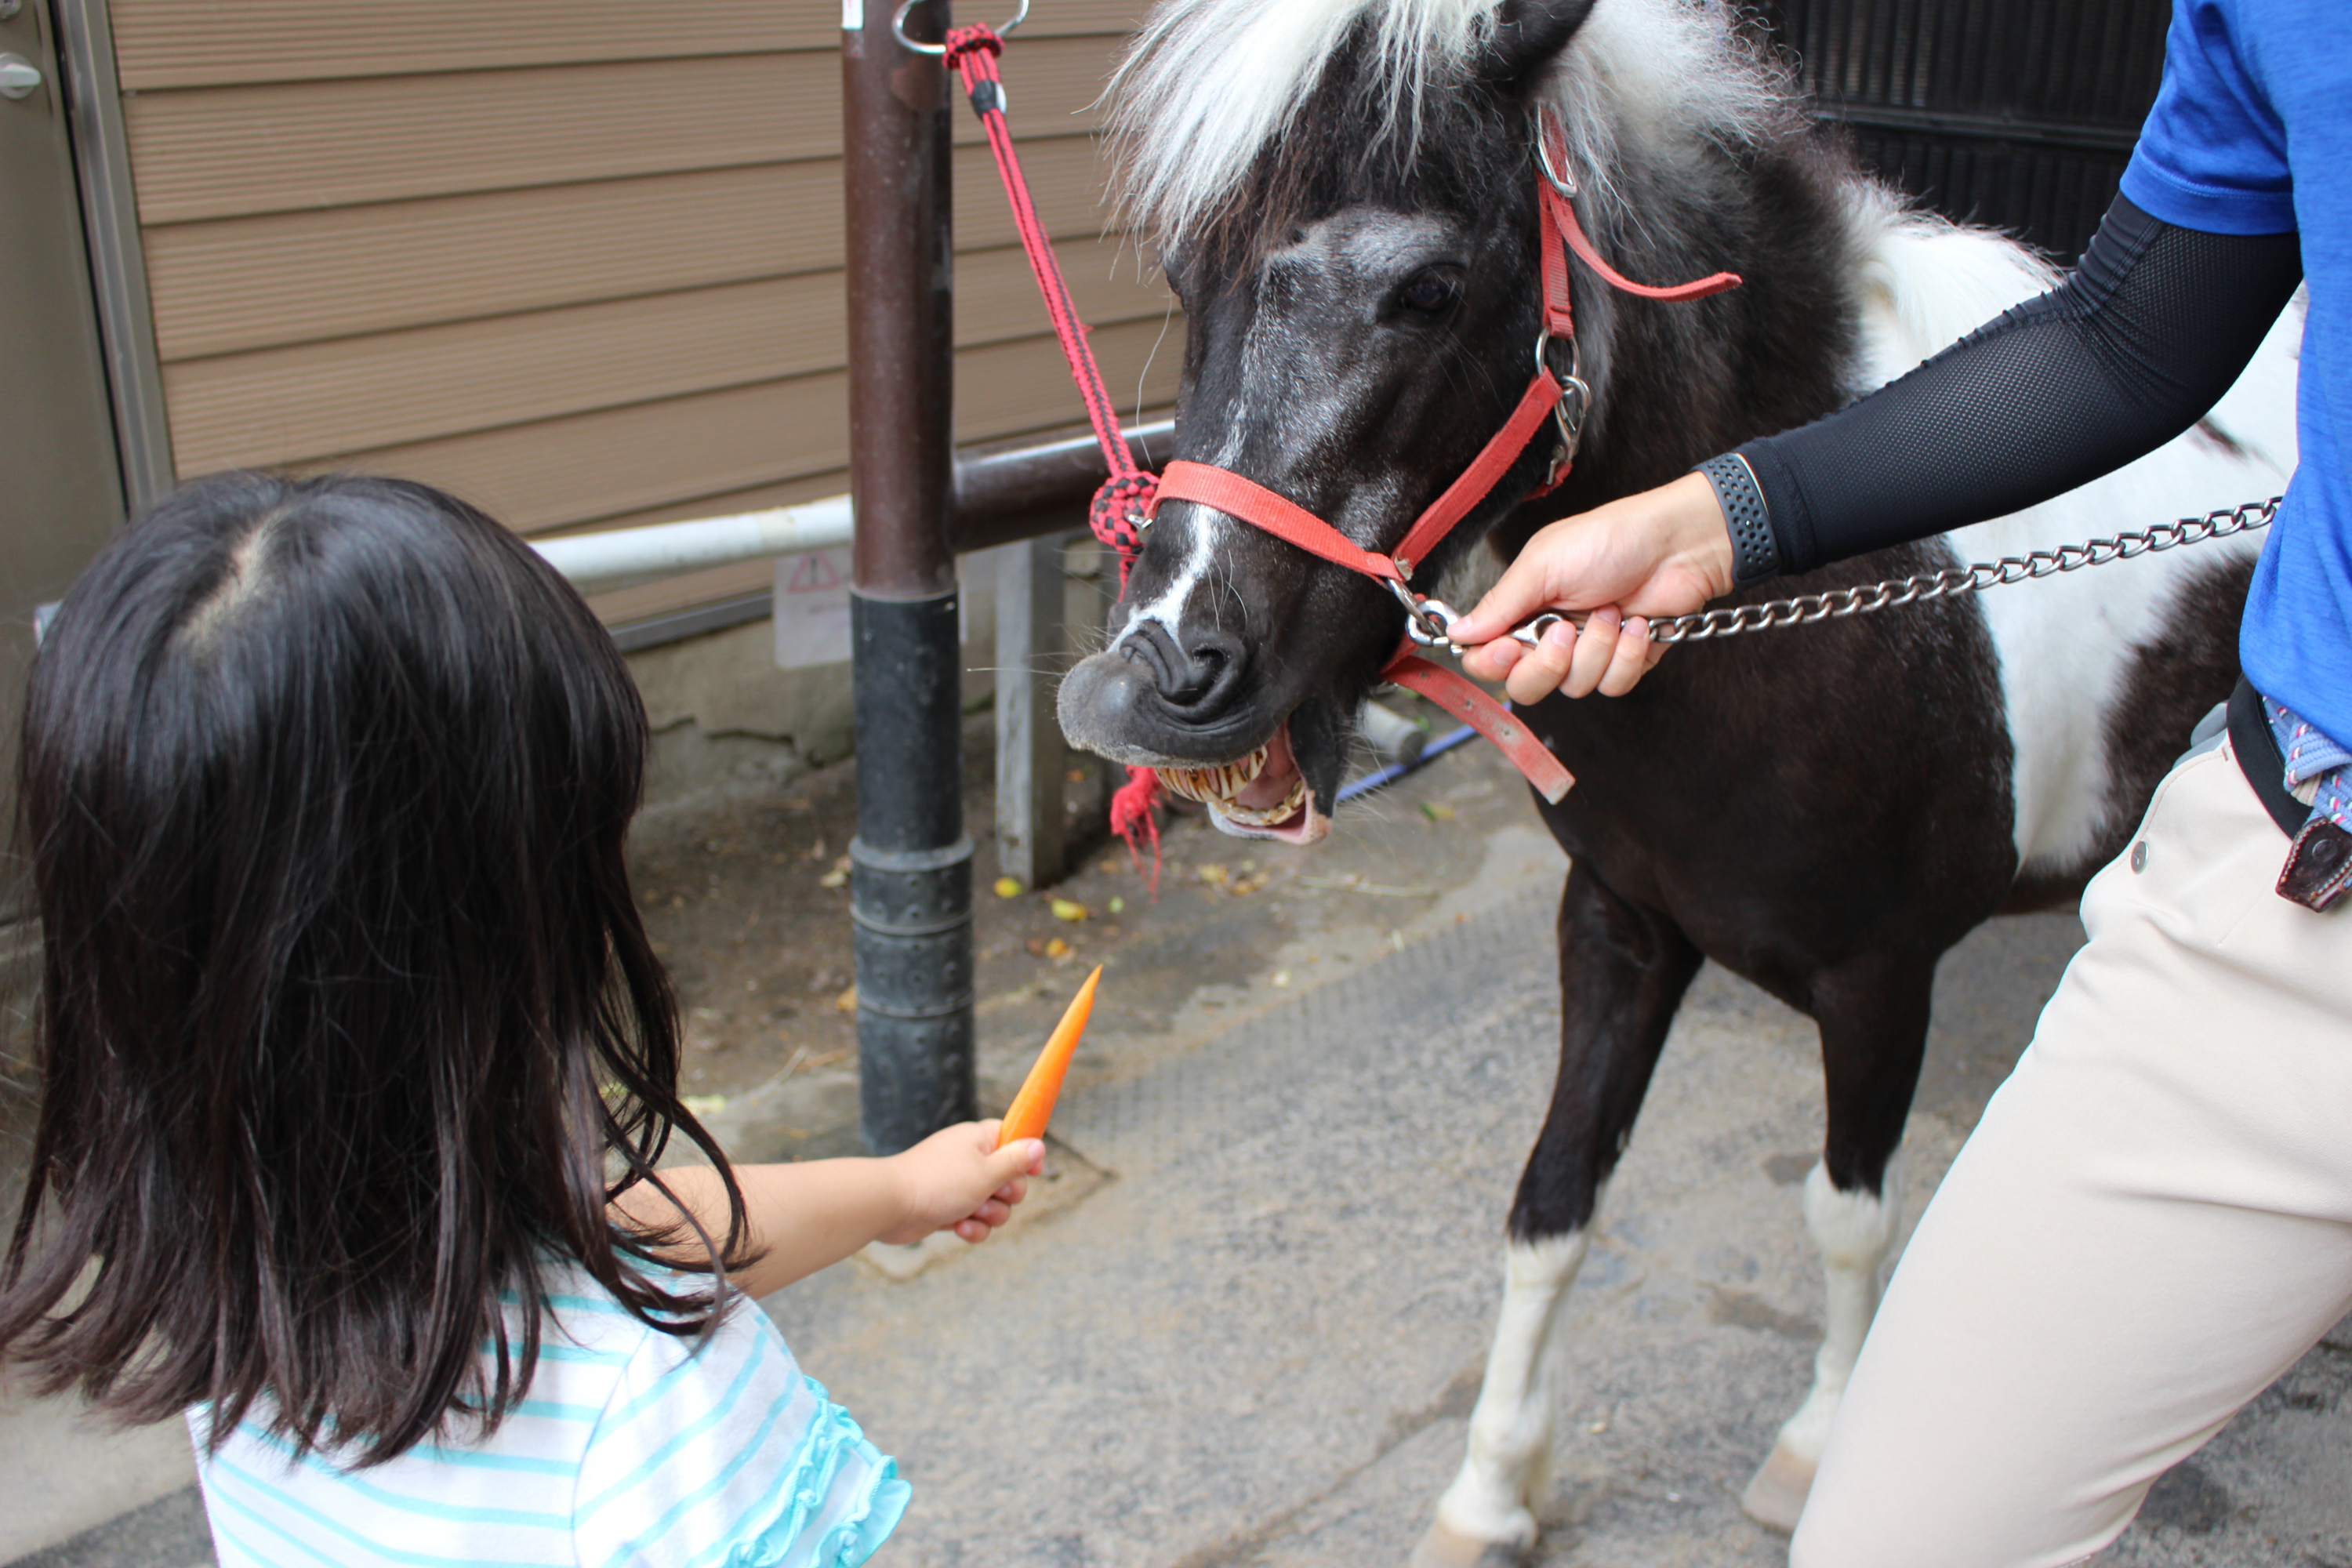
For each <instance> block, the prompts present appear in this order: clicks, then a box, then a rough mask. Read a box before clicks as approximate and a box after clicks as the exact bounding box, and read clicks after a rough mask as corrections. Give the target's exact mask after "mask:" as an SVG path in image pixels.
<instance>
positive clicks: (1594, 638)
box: [1559, 608, 1617, 697]
mask: <svg viewBox="0 0 2352 1568" xmlns="http://www.w3.org/2000/svg"><path fill="white" fill-rule="evenodd" d="M1616 652H1617V612H1616V610H1615V609H1614V608H1607V609H1600V610H1595V611H1593V612H1592V617H1591V619H1590V620H1588V621H1586V622H1585V624H1584V630H1583V631H1582V632H1580V633H1579V634H1578V635H1577V638H1576V651H1575V652H1574V653H1572V654H1570V656H1569V660H1568V674H1567V676H1566V678H1565V679H1562V680H1561V681H1560V683H1559V689H1560V690H1562V691H1564V692H1566V693H1567V694H1568V695H1569V696H1570V697H1590V696H1591V695H1592V691H1593V689H1594V688H1595V687H1597V686H1599V685H1600V684H1601V677H1602V676H1604V675H1606V674H1608V673H1609V661H1610V659H1611V658H1613V657H1615V655H1616Z"/></svg>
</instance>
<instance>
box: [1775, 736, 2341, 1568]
mask: <svg viewBox="0 0 2352 1568" xmlns="http://www.w3.org/2000/svg"><path fill="white" fill-rule="evenodd" d="M2142 847H2145V853H2144V854H2143V853H2142ZM2286 847H2287V841H2286V839H2285V837H2284V836H2282V835H2281V834H2280V832H2279V830H2278V828H2277V826H2275V825H2274V824H2273V823H2272V821H2271V819H2270V818H2269V816H2266V815H2264V813H2263V808H2262V806H2261V805H2260V804H2259V803H2258V802H2257V801H2256V800H2255V798H2254V796H2253V793H2252V791H2251V790H2250V789H2248V788H2247V786H2246V782H2245V780H2244V779H2243V778H2242V776H2240V774H2239V772H2238V764H2237V762H2236V760H2235V759H2234V758H2233V757H2232V756H2231V754H2230V752H2229V750H2228V748H2227V745H2226V743H2225V744H2224V745H2223V746H2222V747H2221V748H2219V749H2216V750H2211V751H2207V752H2202V753H2200V754H2198V755H2195V756H2192V757H2190V758H2189V759H2188V760H2186V761H2184V762H2183V763H2180V764H2179V766H2178V767H2176V768H2175V769H2174V770H2173V771H2172V773H2171V774H2170V775H2169V776H2168V777H2167V778H2166V780H2165V781H2164V783H2163V784H2162V785H2161V786H2160V787H2159V788H2158V791H2157V795H2156V799H2155V801H2154V803H2153V804H2152V805H2150V806H2149V807H2148V813H2147V821H2146V822H2145V823H2143V824H2142V825H2141V829H2140V834H2139V837H2138V838H2137V840H2135V841H2134V847H2132V848H2131V849H2130V850H2127V851H2126V853H2125V855H2124V857H2123V858H2121V859H2119V860H2117V861H2116V863H2115V864H2113V865H2111V866H2109V867H2108V868H2106V869H2105V870H2104V871H2102V872H2101V873H2099V875H2098V877H2097V878H2096V879H2095V880H2094V881H2093V882H2092V883H2091V886H2090V888H2089V889H2088V890H2087V891H2086V892H2085V893H2084V898H2083V925H2084V930H2085V931H2088V933H2089V935H2090V942H2089V944H2088V945H2087V946H2085V947H2084V948H2083V949H2082V951H2081V952H2077V953H2076V954H2075V955H2074V962H2073V963H2071V964H2069V965H2068V966H2067V969H2066V974H2065V978H2064V979H2063V981H2061V982H2060V984H2059V986H2058V991H2057V994H2055V995H2054V996H2053V997H2052V998H2051V999H2050V1005H2049V1006H2048V1007H2047V1008H2045V1009H2044V1010H2043V1012H2042V1021H2041V1024H2040V1025H2039V1026H2038V1027H2037V1028H2036V1029H2035V1031H2034V1036H2033V1043H2032V1046H2031V1047H2028V1049H2027V1050H2026V1053H2025V1055H2024V1057H2023V1058H2022V1059H2021V1061H2020V1062H2019V1063H2018V1066H2017V1070H2016V1072H2015V1073H2014V1074H2013V1075H2012V1076H2011V1078H2010V1079H2009V1081H2008V1082H2007V1083H2006V1084H2004V1085H2003V1086H2002V1087H2001V1089H2000V1093H1999V1094H1997V1095H1995V1096H1994V1097H1993V1100H1992V1103H1991V1104H1990V1106H1988V1107H1987V1108H1986V1110H1985V1114H1984V1120H1983V1121H1981V1122H1979V1124H1978V1127H1977V1130H1976V1131H1975V1133H1974V1134H1973V1135H1971V1136H1970V1137H1969V1141H1968V1144H1967V1146H1966V1147H1965V1148H1964V1149H1962V1150H1961V1152H1960V1156H1959V1158H1958V1161H1957V1162H1956V1163H1954V1164H1953V1166H1952V1170H1951V1173H1950V1174H1949V1175H1948V1176H1946V1177H1945V1179H1944V1184H1943V1186H1942V1187H1941V1188H1940V1189H1939V1190H1938V1191H1937V1194H1936V1196H1935V1200H1934V1202H1932V1203H1931V1204H1930V1205H1928V1207H1927V1214H1926V1215H1925V1217H1924V1218H1922V1220H1921V1221H1920V1224H1919V1229H1918V1232H1917V1234H1916V1236H1915V1237H1913V1238H1912V1241H1911V1245H1910V1247H1909V1248H1908V1249H1907V1250H1906V1254H1905V1257H1904V1258H1903V1262H1902V1266H1901V1267H1900V1268H1898V1269H1897V1270H1896V1271H1895V1279H1894V1281H1893V1284H1892V1285H1891V1286H1890V1288H1889V1289H1888V1291H1887V1296H1886V1300H1885V1305H1884V1306H1883V1307H1882V1308H1881V1309H1880V1310H1879V1313H1878V1319H1877V1321H1876V1322H1875V1324H1874V1325H1873V1327H1872V1329H1871V1331H1870V1338H1869V1340H1868V1342H1866V1343H1865V1344H1864V1347H1863V1352H1862V1360H1861V1363H1860V1364H1859V1366H1857V1367H1856V1369H1855V1372H1854V1375H1853V1385H1852V1387H1851V1389H1850V1390H1849V1391H1848V1393H1847V1394H1846V1396H1845V1401H1844V1404H1843V1405H1842V1406H1841V1407H1840V1410H1839V1413H1838V1416H1837V1423H1836V1426H1834V1428H1833V1429H1832V1432H1831V1434H1830V1438H1829V1447H1828V1451H1827V1452H1826V1453H1825V1454H1824V1455H1823V1456H1822V1467H1821V1473H1820V1478H1819V1479H1818V1480H1817V1481H1816V1483H1815V1485H1814V1488H1813V1492H1812V1498H1811V1502H1810V1504H1809V1505H1808V1507H1807V1509H1806V1510H1805V1516H1804V1520H1803V1522H1802V1523H1801V1525H1800V1527H1799V1528H1798V1531H1797V1538H1796V1542H1795V1544H1794V1546H1793V1547H1792V1549H1791V1551H1790V1562H1791V1563H1792V1564H1794V1565H1795V1568H2010V1565H2016V1568H2025V1565H2028V1564H2034V1565H2056V1564H2063V1563H2075V1562H2079V1561H2080V1560H2082V1559H2083V1558H2085V1557H2087V1556H2089V1555H2091V1554H2092V1553H2094V1552H2097V1551H2099V1550H2100V1549H2101V1548H2103V1547H2105V1545H2106V1544H2107V1543H2108V1542H2112V1541H2113V1540H2115V1538H2116V1536H2117V1535H2119V1534H2121V1533H2122V1532H2123V1530H2124V1527H2125V1526H2126V1524H2128V1523H2130V1522H2131V1518H2132V1515H2133V1514H2135V1513H2136V1512H2137V1511H2138V1510H2139V1506H2140V1501H2141V1500H2142V1499H2143V1498H2144V1497H2146V1496H2147V1489H2148V1486H2149V1484H2150V1483H2151V1482H2152V1481H2154V1480H2155V1479H2156V1478H2157V1477H2158V1476H2159V1475H2161V1474H2162V1473H2163V1472H2164V1471H2165V1469H2166V1468H2168V1467H2170V1466H2171V1465H2173V1464H2174V1463H2176V1462H2177V1461H2179V1459H2180V1458H2183V1457H2184V1456H2186V1455H2188V1454H2190V1453H2192V1452H2194V1451H2195V1450H2196V1449H2197V1448H2198V1447H2199V1446H2200V1445H2201V1444H2203V1443H2204V1442H2205V1441H2206V1439H2208V1438H2210V1436H2213V1434H2214V1433H2215V1432H2216V1431H2218V1430H2220V1429H2221V1426H2222V1424H2223V1423H2224V1422H2226V1421H2228V1420H2229V1418H2230V1416H2231V1414H2232V1413H2234V1412H2235V1411H2236V1410H2237V1409H2238V1408H2239V1406H2241V1405H2244V1404H2245V1403H2246V1402H2247V1401H2248V1400H2250V1399H2252V1397H2253V1396H2254V1395H2255V1394H2259V1393H2261V1392H2262V1390H2263V1388H2264V1387H2265V1386H2266V1385H2268V1384H2270V1382H2271V1381H2272V1380H2273V1378H2275V1377H2277V1376H2278V1375H2279V1373H2282V1372H2284V1370H2286V1368H2287V1367H2288V1366H2290V1365H2292V1364H2293V1363H2294V1361H2295V1360H2296V1358H2298V1357H2299V1356H2301V1355H2302V1354H2303V1352H2305V1350H2307V1349H2309V1348H2310V1347H2311V1346H2312V1345H2313V1344H2314V1343H2315V1342H2317V1340H2318V1339H2319V1337H2320V1336H2321V1335H2322V1334H2324V1333H2326V1331H2327V1330H2328V1329H2329V1328H2331V1327H2332V1326H2333V1325H2334V1324H2335V1323H2336V1321H2337V1320H2338V1319H2339V1318H2341V1317H2342V1316H2343V1315H2344V1313H2345V1311H2346V1309H2347V1307H2352V901H2347V903H2345V904H2339V905H2338V906H2337V907H2336V908H2335V909H2334V910H2329V911H2328V912H2326V913H2324V914H2322V913H2314V912H2313V911H2312V910H2307V909H2304V908H2301V907H2299V906H2297V905H2294V904H2291V903H2289V902H2288V901H2287V900H2284V899H2282V898H2280V897H2278V896H2277V895H2276V894H2275V893H2274V892H2273V891H2272V887H2273V883H2274V882H2275V881H2276V880H2277V878H2278V874H2279V868H2280V866H2281V864H2282V863H2283V862H2284V859H2285V856H2286Z"/></svg>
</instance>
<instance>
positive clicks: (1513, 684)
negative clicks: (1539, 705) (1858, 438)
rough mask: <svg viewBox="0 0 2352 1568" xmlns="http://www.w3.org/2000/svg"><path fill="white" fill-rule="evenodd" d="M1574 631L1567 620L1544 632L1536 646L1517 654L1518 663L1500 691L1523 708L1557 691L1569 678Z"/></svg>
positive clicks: (1575, 641) (1575, 637) (1573, 655)
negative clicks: (1560, 684)
mask: <svg viewBox="0 0 2352 1568" xmlns="http://www.w3.org/2000/svg"><path fill="white" fill-rule="evenodd" d="M1506 640H1508V639H1506ZM1576 644H1577V636H1576V628H1575V627H1574V626H1570V624H1569V623H1568V622H1566V621H1561V622H1559V624H1558V625H1556V626H1553V627H1552V628H1551V629H1550V630H1549V631H1548V632H1546V633H1544V635H1543V638H1542V640H1541V641H1539V642H1538V643H1537V644H1536V646H1535V647H1531V648H1528V649H1527V650H1526V651H1524V652H1523V653H1521V654H1520V656H1519V659H1518V662H1517V664H1515V665H1513V666H1512V667H1511V672H1510V674H1509V675H1508V676H1507V677H1505V678H1504V680H1503V689H1504V690H1505V691H1507V692H1508V693H1509V694H1510V698H1511V700H1512V701H1514V702H1516V703H1517V704H1518V705H1519V706H1520V707H1522V708H1525V707H1527V706H1528V704H1530V703H1535V702H1540V701H1542V700H1544V699H1545V698H1547V697H1549V696H1550V695H1551V694H1552V693H1553V692H1555V691H1557V690H1559V683H1560V682H1561V681H1562V680H1564V679H1567V678H1568V667H1569V662H1570V660H1571V659H1573V658H1575V657H1576ZM1515 646H1516V645H1515Z"/></svg>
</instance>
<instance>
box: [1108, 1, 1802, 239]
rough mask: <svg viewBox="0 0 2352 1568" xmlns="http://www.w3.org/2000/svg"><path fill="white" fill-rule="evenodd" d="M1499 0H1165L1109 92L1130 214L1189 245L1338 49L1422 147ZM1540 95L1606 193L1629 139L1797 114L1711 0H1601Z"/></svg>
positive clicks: (1466, 75) (1394, 130) (1389, 130)
mask: <svg viewBox="0 0 2352 1568" xmlns="http://www.w3.org/2000/svg"><path fill="white" fill-rule="evenodd" d="M1500 10H1501V0H1160V5H1157V6H1156V7H1155V8H1154V9H1153V11H1152V14H1151V16H1150V19H1149V21H1148V22H1147V23H1146V24H1145V26H1144V28H1143V30H1142V32H1141V33H1139V35H1138V36H1137V37H1136V39H1135V41H1134V43H1133V44H1132V45H1131V46H1130V47H1129V49H1128V52H1127V54H1126V57H1125V58H1124V59H1123V60H1122V61H1121V63H1120V65H1119V68H1118V74H1117V75H1116V76H1115V77H1114V78H1113V79H1112V82H1111V85H1110V87H1109V89H1108V91H1107V92H1106V94H1105V99H1106V100H1107V102H1108V105H1109V108H1110V119H1111V128H1112V132H1113V139H1114V143H1115V146H1116V148H1117V151H1118V165H1119V168H1120V172H1121V178H1120V185H1121V202H1122V205H1123V206H1124V207H1125V209H1126V214H1127V216H1128V218H1129V221H1130V222H1131V223H1133V224H1134V225H1135V226H1136V227H1138V228H1139V229H1140V230H1142V231H1143V232H1145V233H1148V234H1150V235H1152V236H1153V237H1155V238H1156V239H1157V240H1159V241H1160V243H1161V244H1163V245H1171V244H1181V243H1182V242H1183V241H1185V240H1186V239H1187V238H1188V237H1191V236H1192V235H1193V234H1194V233H1195V232H1196V231H1197V230H1198V229H1199V228H1200V226H1202V225H1203V224H1204V223H1207V222H1211V221H1213V220H1214V219H1215V218H1216V217H1218V216H1220V215H1221V214H1223V212H1224V211H1225V210H1226V209H1227V208H1228V207H1230V206H1231V205H1233V204H1234V202H1235V201H1236V200H1237V199H1238V198H1239V197H1241V196H1242V195H1244V192H1245V191H1246V189H1247V187H1248V183H1249V179H1250V175H1251V172H1252V170H1253V169H1254V168H1255V166H1256V165H1257V164H1258V163H1260V161H1261V160H1262V159H1263V158H1265V155H1266V154H1267V153H1270V152H1272V151H1274V150H1276V148H1278V147H1279V146H1280V144H1281V143H1282V142H1283V139H1284V137H1285V135H1286V133H1287V132H1290V131H1291V129H1292V128H1293V126H1294V124H1295V123H1296V121H1297V116H1298V113H1299V110H1300V109H1301V107H1302V106H1303V105H1305V104H1306V103H1307V102H1308V101H1309V100H1310V99H1311V98H1312V97H1313V96H1314V94H1315V92H1316V89H1317V88H1318V86H1319V85H1320V84H1321V83H1322V81H1323V79H1324V78H1325V76H1326V73H1327V72H1328V70H1329V69H1330V68H1332V66H1333V65H1334V63H1335V61H1339V59H1341V58H1342V57H1343V56H1345V57H1347V63H1348V64H1349V66H1350V67H1351V68H1353V69H1354V70H1355V71H1356V72H1357V73H1359V76H1360V90H1361V91H1363V92H1364V93H1365V94H1366V95H1367V96H1368V97H1370V99H1372V100H1374V101H1376V102H1377V103H1379V104H1380V105H1381V110H1380V123H1379V124H1378V126H1377V127H1376V132H1377V133H1378V134H1381V135H1385V136H1387V137H1390V138H1391V139H1395V140H1397V141H1400V142H1402V144H1403V146H1404V148H1405V151H1406V153H1407V156H1408V158H1409V157H1410V153H1411V152H1412V148H1413V146H1414V144H1415V143H1416V142H1418V139H1419V137H1420V135H1421V132H1422V129H1423V121H1424V117H1425V110H1426V109H1427V108H1428V107H1430V105H1431V103H1432V101H1433V95H1447V94H1454V93H1457V92H1460V91H1462V90H1463V89H1465V88H1467V87H1468V86H1469V85H1470V84H1471V81H1472V77H1473V73H1474V70H1475V66H1476V65H1477V63H1478V61H1479V59H1480V58H1481V55H1482V53H1483V51H1484V50H1485V49H1486V47H1488V46H1489V44H1490V43H1491V42H1492V41H1493V39H1494V37H1495V35H1496V21H1497V14H1498V13H1499V11H1500ZM1538 91H1539V92H1540V93H1541V95H1542V96H1543V97H1544V98H1545V99H1546V100H1548V101H1549V102H1550V103H1551V104H1553V105H1554V107H1555V108H1556V109H1557V110H1558V111H1559V114H1560V115H1561V118H1562V121H1563V123H1564V124H1565V125H1566V127H1567V130H1568V133H1569V137H1570V142H1571V144H1572V145H1571V155H1572V157H1573V158H1574V159H1575V161H1576V163H1578V164H1579V165H1580V170H1579V174H1580V178H1581V179H1582V180H1583V181H1584V182H1585V184H1586V185H1587V188H1588V189H1589V190H1591V191H1592V193H1593V194H1594V195H1597V196H1600V197H1601V198H1602V199H1606V197H1607V195H1608V193H1609V190H1610V186H1611V184H1612V180H1611V171H1612V167H1613V166H1614V164H1615V163H1616V161H1617V158H1618V155H1619V154H1620V153H1621V152H1622V142H1624V141H1625V139H1626V138H1628V137H1633V138H1638V139H1640V140H1641V141H1642V142H1643V143H1644V146H1645V150H1646V151H1647V152H1649V153H1651V155H1653V156H1664V157H1667V158H1672V157H1673V156H1674V155H1675V147H1676V146H1677V145H1679V146H1682V147H1690V146H1694V145H1696V144H1697V143H1700V142H1716V143H1718V144H1732V143H1738V142H1750V141H1754V140H1757V139H1759V138H1760V137H1762V136H1763V135H1765V134H1766V133H1767V132H1769V130H1771V129H1773V128H1775V127H1777V126H1780V125H1784V124H1786V123H1788V122H1789V119H1790V106H1791V103H1792V101H1793V100H1792V95H1791V92H1790V88H1789V85H1788V83H1787V81H1786V79H1785V76H1784V73H1782V72H1781V71H1780V70H1779V69H1778V68H1775V67H1774V66H1772V65H1771V64H1770V63H1769V61H1767V60H1766V59H1765V58H1763V57H1762V56H1761V54H1760V53H1759V51H1758V50H1757V48H1756V47H1755V46H1754V45H1753V44H1751V43H1750V42H1749V41H1748V39H1747V38H1746V37H1743V36H1742V35H1741V34H1740V33H1739V32H1738V29H1737V27H1736V26H1735V24H1734V21H1733V19H1732V14H1731V8H1730V7H1728V6H1724V5H1714V4H1708V3H1706V0H1598V3H1597V4H1596V5H1594V6H1593V8H1592V12H1591V15H1590V16H1588V17H1587V18H1586V19H1585V21H1584V24H1583V25H1582V26H1580V28H1579V29H1578V31H1577V33H1576V36H1575V37H1574V38H1573V39H1572V40H1571V41H1570V45H1569V47H1568V48H1567V49H1566V50H1565V51H1563V53H1562V55H1561V58H1559V61H1558V62H1556V63H1555V65H1554V66H1553V67H1552V68H1551V69H1550V70H1549V71H1548V72H1547V73H1546V74H1545V76H1544V78H1543V79H1542V80H1541V81H1540V83H1539V84H1538Z"/></svg>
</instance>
